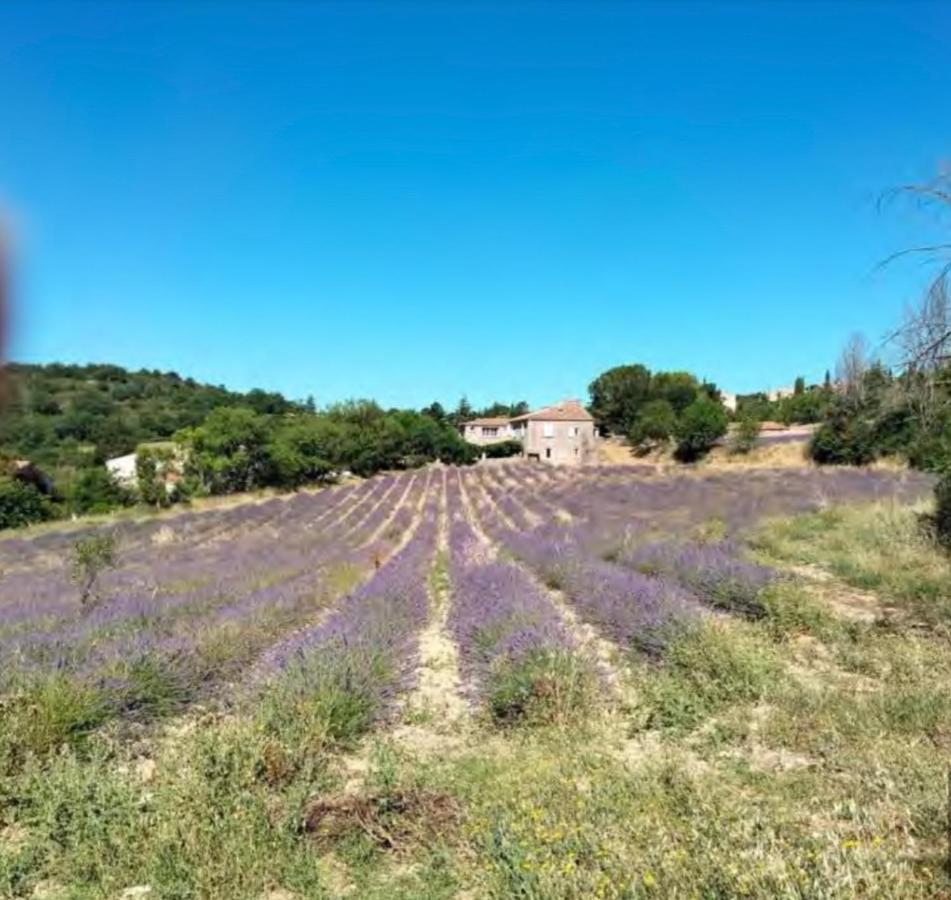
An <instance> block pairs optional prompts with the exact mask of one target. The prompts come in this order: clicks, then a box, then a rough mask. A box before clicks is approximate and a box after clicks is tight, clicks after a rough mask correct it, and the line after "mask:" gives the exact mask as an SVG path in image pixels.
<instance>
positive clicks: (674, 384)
mask: <svg viewBox="0 0 951 900" xmlns="http://www.w3.org/2000/svg"><path fill="white" fill-rule="evenodd" d="M588 393H589V395H590V397H591V403H590V407H589V408H590V411H591V415H592V416H594V420H595V423H596V424H597V426H598V428H599V430H600V431H601V433H602V434H604V435H617V436H620V437H625V438H627V440H628V442H629V443H630V445H631V447H632V448H633V449H634V451H635V452H636V453H647V452H649V451H650V450H652V449H655V448H657V447H661V446H665V445H667V444H669V443H671V441H674V442H675V446H676V455H677V457H678V458H679V459H681V460H682V461H684V462H691V461H693V460H695V459H698V458H700V457H701V456H703V455H704V454H705V453H707V452H708V451H709V450H710V448H711V447H712V446H713V445H714V444H715V443H716V442H717V441H718V440H719V439H720V438H721V437H722V436H723V435H724V434H725V433H726V430H727V426H728V424H729V416H728V414H727V411H726V409H725V408H724V406H723V403H722V396H721V393H720V390H719V389H718V388H717V386H716V385H715V384H713V383H712V382H709V381H703V380H701V379H699V378H697V376H695V375H693V374H691V373H690V372H651V370H650V369H648V368H647V366H644V365H641V364H640V363H634V364H631V365H624V366H615V367H614V368H612V369H608V370H607V371H606V372H602V373H601V374H600V375H599V376H598V377H597V378H595V379H594V381H592V382H591V384H590V385H589V386H588Z"/></svg>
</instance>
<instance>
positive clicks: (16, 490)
mask: <svg viewBox="0 0 951 900" xmlns="http://www.w3.org/2000/svg"><path fill="white" fill-rule="evenodd" d="M52 515H53V509H52V507H51V506H50V502H49V500H48V499H47V498H46V497H44V496H43V495H42V494H41V493H40V492H39V491H38V490H37V489H36V488H35V487H33V486H32V485H29V484H24V483H23V482H22V481H18V480H17V479H15V478H3V479H0V528H22V527H23V526H24V525H32V524H33V523H34V522H44V521H46V520H47V519H49V518H51V517H52Z"/></svg>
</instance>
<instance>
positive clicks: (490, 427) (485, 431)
mask: <svg viewBox="0 0 951 900" xmlns="http://www.w3.org/2000/svg"><path fill="white" fill-rule="evenodd" d="M511 422H512V420H511V419H508V418H505V417H504V416H491V417H483V418H481V419H471V420H470V421H468V422H463V425H462V436H463V437H464V438H465V439H466V440H467V441H468V442H469V443H470V444H476V445H477V446H479V447H483V446H485V445H486V444H498V443H499V442H500V441H511V440H514V439H515V438H514V435H513V433H512V425H511Z"/></svg>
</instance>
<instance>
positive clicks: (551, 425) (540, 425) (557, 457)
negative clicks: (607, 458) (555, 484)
mask: <svg viewBox="0 0 951 900" xmlns="http://www.w3.org/2000/svg"><path fill="white" fill-rule="evenodd" d="M462 433H463V436H464V437H465V439H466V440H467V441H469V442H470V443H472V444H476V445H478V446H485V445H486V444H495V443H498V442H500V441H512V440H514V441H518V442H519V443H520V444H521V445H522V456H524V457H525V458H527V459H537V460H542V461H544V462H548V463H552V464H553V465H581V464H583V463H590V462H594V460H595V454H596V450H597V440H598V434H597V429H596V428H595V425H594V418H593V417H592V416H591V414H590V413H589V412H588V411H587V410H586V409H585V408H584V407H583V406H582V405H581V402H580V401H579V400H562V401H561V402H560V403H556V404H554V405H552V406H546V407H543V408H542V409H537V410H535V411H534V412H529V413H525V414H524V415H521V416H513V417H512V418H504V417H493V418H482V419H472V420H470V421H468V422H465V423H464V424H463V426H462Z"/></svg>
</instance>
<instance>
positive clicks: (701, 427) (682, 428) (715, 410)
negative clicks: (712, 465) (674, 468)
mask: <svg viewBox="0 0 951 900" xmlns="http://www.w3.org/2000/svg"><path fill="white" fill-rule="evenodd" d="M726 429H727V415H726V410H725V409H724V408H723V406H722V405H721V404H719V403H717V402H715V401H713V400H709V399H707V398H705V397H698V398H697V399H696V400H694V401H693V403H691V404H690V406H688V407H687V408H686V409H685V410H684V411H683V414H682V415H681V417H680V421H679V422H678V423H677V428H676V431H675V434H676V437H677V458H678V459H680V460H681V461H682V462H692V461H693V460H696V459H699V458H700V457H702V456H704V455H705V454H706V453H708V452H709V450H710V448H711V447H712V446H713V445H714V444H715V443H716V442H717V440H718V439H719V438H721V437H723V435H724V434H726Z"/></svg>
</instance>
